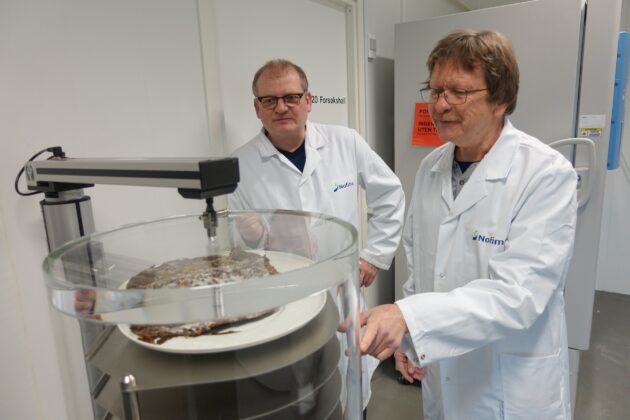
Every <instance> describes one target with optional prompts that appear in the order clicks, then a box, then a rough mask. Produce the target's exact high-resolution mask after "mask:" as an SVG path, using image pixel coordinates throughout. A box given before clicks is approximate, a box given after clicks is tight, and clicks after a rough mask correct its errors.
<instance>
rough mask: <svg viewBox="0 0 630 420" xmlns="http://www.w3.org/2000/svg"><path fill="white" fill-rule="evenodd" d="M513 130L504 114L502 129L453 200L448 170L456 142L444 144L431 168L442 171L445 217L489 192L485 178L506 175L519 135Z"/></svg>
mask: <svg viewBox="0 0 630 420" xmlns="http://www.w3.org/2000/svg"><path fill="white" fill-rule="evenodd" d="M516 133H517V130H516V129H515V128H514V126H512V124H511V123H510V121H509V120H508V119H507V118H505V120H504V122H503V129H502V130H501V134H500V135H499V138H498V140H497V141H496V143H495V144H494V145H493V146H492V148H490V150H489V151H488V153H487V154H486V155H485V156H484V158H483V159H482V160H481V162H480V163H479V166H477V168H476V169H475V172H473V174H472V176H471V177H470V179H469V180H468V183H467V184H466V187H465V188H464V189H462V191H461V192H460V193H459V195H458V196H457V200H455V201H453V191H452V190H453V187H452V185H451V171H452V165H453V154H454V152H455V145H453V144H452V143H450V144H449V145H448V146H447V147H445V148H444V151H443V153H442V156H441V157H440V158H439V159H438V161H437V162H436V163H435V165H433V168H432V169H431V170H432V171H434V172H438V173H440V175H441V179H442V199H443V200H444V201H445V203H446V204H447V206H448V208H449V209H450V212H449V217H448V218H447V219H451V218H454V217H457V216H458V215H460V214H461V213H463V212H464V211H466V210H467V209H469V208H470V207H472V206H473V205H474V204H475V203H477V202H478V201H479V200H481V199H482V198H484V197H485V196H486V195H487V194H488V189H487V185H486V184H487V182H488V181H490V180H497V179H503V178H505V177H507V175H508V173H509V171H510V168H511V166H512V161H513V159H514V154H515V153H516V150H517V148H518V145H519V140H518V136H516V135H515V134H516Z"/></svg>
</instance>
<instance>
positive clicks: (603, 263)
mask: <svg viewBox="0 0 630 420" xmlns="http://www.w3.org/2000/svg"><path fill="white" fill-rule="evenodd" d="M620 27H621V30H622V31H630V1H628V0H624V1H623V3H622V13H621V25H620ZM628 209H630V101H629V100H628V96H626V116H625V127H624V133H623V144H622V159H621V162H620V165H619V168H617V169H615V170H613V171H608V172H607V174H606V192H605V195H604V209H603V214H602V233H601V239H600V245H599V258H598V265H597V290H603V291H606V292H614V293H623V294H626V295H630V275H629V274H628V273H630V258H628V255H630V246H629V245H628V238H630V218H629V217H628Z"/></svg>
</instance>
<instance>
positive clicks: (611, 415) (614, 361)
mask: <svg viewBox="0 0 630 420" xmlns="http://www.w3.org/2000/svg"><path fill="white" fill-rule="evenodd" d="M397 376H398V375H397V374H396V372H395V371H394V367H393V363H392V362H391V361H389V360H388V361H385V362H383V363H381V365H380V366H379V368H378V369H377V370H376V372H375V374H374V377H373V378H372V399H371V400H370V404H369V405H368V420H394V419H422V401H421V398H422V397H421V388H420V387H419V386H414V385H400V384H399V383H398V381H397V380H396V378H397ZM595 419H596V420H607V419H611V420H617V419H630V296H627V295H619V294H615V293H606V292H597V293H596V295H595V306H594V309H593V328H592V333H591V346H590V349H589V351H587V352H584V353H582V357H581V360H580V374H579V379H578V394H577V405H576V409H575V420H595Z"/></svg>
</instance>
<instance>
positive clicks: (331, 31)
mask: <svg viewBox="0 0 630 420" xmlns="http://www.w3.org/2000/svg"><path fill="white" fill-rule="evenodd" d="M244 10H247V13H244ZM280 10H281V11H282V13H278V11H280ZM214 14H215V16H214V22H212V21H210V22H208V24H212V25H214V28H205V27H204V30H215V31H216V47H217V48H216V57H217V63H218V66H219V77H220V80H221V83H220V86H221V91H222V92H221V96H222V98H223V103H222V106H223V111H224V121H225V136H226V152H228V153H230V152H232V151H234V149H236V148H237V147H239V146H241V145H243V144H245V143H246V142H247V141H248V140H250V139H251V138H252V137H253V136H255V135H256V134H257V133H258V131H259V130H260V128H261V127H262V125H261V124H260V121H259V120H258V118H257V117H256V114H255V112H254V104H253V93H252V89H251V83H252V78H253V76H254V73H256V70H258V68H260V66H262V65H263V64H264V63H265V62H266V61H268V60H270V59H273V58H285V59H288V60H291V61H293V62H295V63H296V64H298V65H299V66H300V67H302V68H303V69H304V71H305V72H306V74H307V76H308V79H309V89H310V91H311V92H312V93H313V96H314V97H317V98H319V96H325V97H341V98H346V103H345V104H329V103H321V102H315V100H314V102H313V110H312V112H311V114H310V116H309V119H312V120H313V121H316V122H325V123H328V124H340V125H347V124H348V83H347V82H348V78H347V65H346V56H347V51H346V16H345V10H344V9H343V8H342V7H339V6H336V5H333V4H329V3H323V2H316V1H310V0H301V1H296V0H265V1H264V2H260V1H257V0H214ZM323 50H325V52H324V51H323Z"/></svg>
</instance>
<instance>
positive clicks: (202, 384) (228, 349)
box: [43, 211, 361, 419]
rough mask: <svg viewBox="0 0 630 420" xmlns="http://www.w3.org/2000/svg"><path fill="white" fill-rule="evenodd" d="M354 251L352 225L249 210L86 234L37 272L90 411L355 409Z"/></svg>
mask: <svg viewBox="0 0 630 420" xmlns="http://www.w3.org/2000/svg"><path fill="white" fill-rule="evenodd" d="M357 263H358V251H357V233H356V229H355V228H354V227H353V226H352V225H350V224H348V223H346V222H343V221H341V220H339V219H335V218H332V217H328V216H325V215H321V214H313V213H305V212H293V211H259V212H220V213H219V214H218V217H217V229H216V236H213V237H210V236H208V232H207V231H206V229H205V228H204V224H203V221H202V220H201V219H200V217H199V216H198V215H188V216H177V217H171V218H166V219H161V220H157V221H151V222H146V223H140V224H135V225H129V226H124V227H122V228H119V229H115V230H112V231H109V232H104V233H96V234H93V235H90V236H88V237H85V238H81V239H79V240H76V241H73V242H70V243H68V244H66V245H64V246H63V247H61V248H59V249H58V250H56V251H54V252H52V253H51V254H50V255H49V256H48V257H47V258H46V259H45V261H44V264H43V270H44V273H45V277H46V281H47V286H48V290H49V293H50V299H51V303H52V305H53V307H54V308H55V309H57V311H55V312H54V313H55V314H56V316H58V317H62V318H65V320H64V321H63V322H60V323H59V324H60V325H63V326H64V327H63V328H64V329H65V330H66V331H65V333H64V334H62V337H61V340H60V341H61V345H63V347H64V348H70V347H71V346H76V345H77V342H81V343H82V349H81V352H80V354H84V356H85V357H84V359H85V360H84V361H77V360H67V361H65V362H64V365H75V366H76V364H77V363H78V362H80V364H81V365H83V364H85V367H84V370H85V376H87V375H89V376H90V378H91V380H90V381H89V383H91V384H95V385H93V386H92V389H90V390H89V392H90V395H91V398H92V402H93V406H94V412H95V413H99V414H98V416H99V417H101V415H103V413H104V415H105V416H107V415H111V416H114V417H115V418H116V417H117V418H127V419H132V418H140V419H173V418H178V419H198V418H204V419H214V418H216V419H219V418H221V419H227V418H230V419H231V418H269V419H271V418H282V419H285V418H287V419H288V418H300V419H302V418H304V419H326V418H331V419H335V418H339V419H341V418H346V419H355V418H360V417H361V386H360V375H361V372H360V369H361V367H360V363H359V360H360V356H359V353H358V349H357V343H358V337H359V327H358V325H357V322H358V310H359V299H358V288H357V277H358V274H357V273H358V267H357V265H358V264H357ZM77 334H79V335H80V337H81V340H76V335H77ZM73 335H74V336H75V338H74V339H73V338H72V337H73ZM60 353H62V354H66V355H69V354H77V352H67V351H63V352H60ZM68 357H69V356H68ZM75 357H76V356H75ZM86 383H88V381H81V380H74V383H73V384H71V386H72V388H73V389H68V390H66V391H67V392H70V393H72V395H86V392H85V389H81V388H82V387H86V385H85V384H86ZM88 387H89V386H88Z"/></svg>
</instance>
